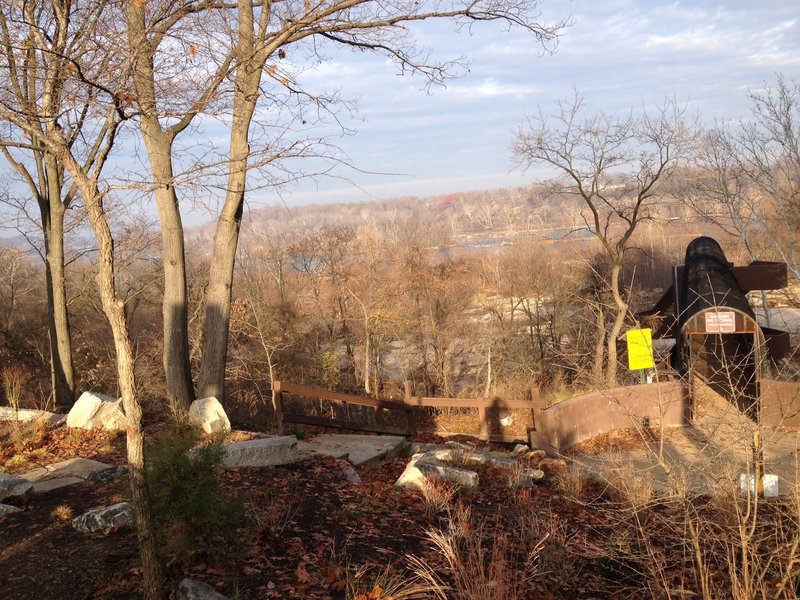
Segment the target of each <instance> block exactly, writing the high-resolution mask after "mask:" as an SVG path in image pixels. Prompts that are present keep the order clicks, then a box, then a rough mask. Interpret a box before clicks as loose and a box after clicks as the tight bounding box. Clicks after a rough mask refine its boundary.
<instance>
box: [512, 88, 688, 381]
mask: <svg viewBox="0 0 800 600" xmlns="http://www.w3.org/2000/svg"><path fill="white" fill-rule="evenodd" d="M557 107H558V110H557V111H556V113H555V114H553V115H545V114H544V113H543V112H542V110H541V109H540V110H539V114H538V116H536V117H533V118H530V119H529V120H528V122H527V124H526V125H525V126H523V127H521V128H520V130H519V132H518V134H517V137H516V140H515V141H514V144H513V152H514V154H515V156H516V157H517V158H518V159H519V161H520V162H521V164H523V165H524V166H533V165H545V166H547V167H550V168H551V169H553V170H554V171H555V172H556V174H557V175H558V179H557V183H556V184H555V189H554V191H555V192H558V193H560V194H568V195H571V196H576V197H578V198H580V200H581V201H582V202H583V204H584V207H585V211H584V212H583V213H582V215H581V218H582V220H583V223H582V224H579V225H578V228H580V229H583V230H585V231H588V232H590V233H591V234H592V235H593V236H594V237H595V239H597V241H598V242H599V243H600V244H601V246H602V247H603V250H604V252H605V253H606V255H607V256H608V259H609V261H610V264H611V272H610V278H609V280H610V281H609V291H610V293H611V296H612V299H613V309H614V312H615V316H614V320H613V323H612V324H611V327H610V328H609V329H608V331H607V332H605V333H604V337H605V340H606V343H605V354H606V356H605V365H606V376H605V380H606V384H607V385H608V386H609V387H610V386H614V385H616V382H617V368H618V366H617V339H618V338H619V336H620V333H621V332H622V327H623V325H624V322H625V317H626V315H627V312H628V302H627V300H626V298H625V294H624V291H623V289H622V285H621V283H620V271H621V269H622V265H623V262H624V260H625V253H626V251H627V250H628V249H629V247H630V245H631V238H632V236H633V234H634V232H635V231H636V227H637V226H638V225H639V223H641V222H642V221H645V220H647V219H649V218H650V216H651V215H650V207H651V205H652V204H653V203H654V202H655V201H657V199H658V197H659V185H660V184H661V183H663V181H664V180H665V179H666V178H667V177H668V176H669V175H670V174H671V173H672V171H673V170H674V168H675V166H676V165H677V164H678V162H679V160H680V159H681V157H682V155H683V152H684V151H685V144H686V142H687V140H689V139H691V135H690V134H689V128H688V126H687V125H686V123H685V122H684V120H683V115H682V110H681V109H680V108H679V107H678V106H677V105H676V104H675V103H674V102H667V103H665V104H664V105H663V106H662V107H660V108H659V109H658V110H657V111H656V112H655V113H652V112H647V111H644V112H643V113H642V114H641V116H635V115H634V114H633V113H631V114H629V115H627V116H624V117H622V118H618V117H613V116H610V115H607V114H603V113H597V114H595V115H592V116H588V117H586V116H584V111H585V108H586V107H585V103H584V99H583V97H582V96H581V95H580V94H579V93H578V92H577V91H576V92H575V95H574V96H573V97H572V98H571V99H569V100H566V101H559V102H558V103H557ZM602 326H603V327H605V320H604V321H603V325H602Z"/></svg>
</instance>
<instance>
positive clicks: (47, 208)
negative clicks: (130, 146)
mask: <svg viewBox="0 0 800 600" xmlns="http://www.w3.org/2000/svg"><path fill="white" fill-rule="evenodd" d="M45 168H46V170H47V182H46V184H45V185H43V186H42V187H43V188H45V189H43V191H44V192H45V197H41V198H40V200H39V210H40V213H41V218H42V233H43V235H44V246H45V280H46V285H47V312H48V332H49V337H50V375H51V387H52V392H53V397H54V402H55V405H56V406H62V407H70V406H72V403H73V402H74V401H75V374H74V371H73V364H72V341H71V340H70V328H69V313H68V312H67V289H66V274H65V269H64V213H65V211H66V206H65V204H63V203H62V199H61V177H60V173H59V169H58V167H57V165H56V161H55V158H54V157H53V156H50V155H48V156H47V157H45Z"/></svg>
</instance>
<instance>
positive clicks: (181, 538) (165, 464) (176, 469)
mask: <svg viewBox="0 0 800 600" xmlns="http://www.w3.org/2000/svg"><path fill="white" fill-rule="evenodd" d="M199 437H200V436H199V433H198V432H197V431H195V430H193V429H189V428H185V427H184V428H176V429H171V430H167V431H164V432H161V433H159V434H158V435H157V436H155V437H154V439H153V440H152V442H151V443H150V444H149V446H148V448H147V452H146V454H145V459H146V460H145V465H146V469H147V480H148V485H149V487H150V497H151V499H152V503H153V516H154V519H155V523H156V529H157V532H158V535H159V537H160V540H159V541H160V543H161V547H162V548H163V549H164V550H165V552H166V553H168V554H174V555H178V556H181V555H185V554H191V553H192V551H194V550H196V549H202V548H204V547H208V546H210V545H211V544H214V543H215V542H217V541H219V540H220V539H223V540H224V541H227V542H232V541H233V539H234V531H235V529H234V528H235V525H236V523H237V520H238V517H239V516H240V514H239V513H240V506H239V503H238V501H237V500H235V499H234V500H232V499H229V498H226V497H225V494H224V492H223V491H222V489H221V487H220V484H219V475H220V474H221V472H222V460H223V457H224V449H223V446H222V442H221V440H216V441H212V442H211V443H208V444H205V445H202V446H198V445H197V443H198V441H199Z"/></svg>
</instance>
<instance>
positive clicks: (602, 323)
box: [592, 302, 606, 384]
mask: <svg viewBox="0 0 800 600" xmlns="http://www.w3.org/2000/svg"><path fill="white" fill-rule="evenodd" d="M596 308H597V314H596V315H595V316H596V320H595V325H596V329H597V333H596V337H595V344H594V363H593V365H592V378H593V379H594V383H595V384H599V383H600V382H601V381H602V380H603V359H604V358H605V351H606V311H605V310H603V304H602V303H601V302H598V303H597V305H596Z"/></svg>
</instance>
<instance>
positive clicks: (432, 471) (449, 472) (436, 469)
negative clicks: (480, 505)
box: [416, 461, 478, 490]
mask: <svg viewBox="0 0 800 600" xmlns="http://www.w3.org/2000/svg"><path fill="white" fill-rule="evenodd" d="M416 467H417V469H419V471H420V472H421V473H422V474H423V475H425V476H426V477H434V478H436V479H441V480H444V481H449V482H450V483H455V484H457V485H460V486H461V487H462V488H464V489H467V490H472V489H475V488H477V487H478V474H477V473H476V472H475V471H470V470H468V469H459V468H458V467H451V466H448V465H443V464H439V463H432V462H425V461H418V462H417V464H416Z"/></svg>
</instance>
